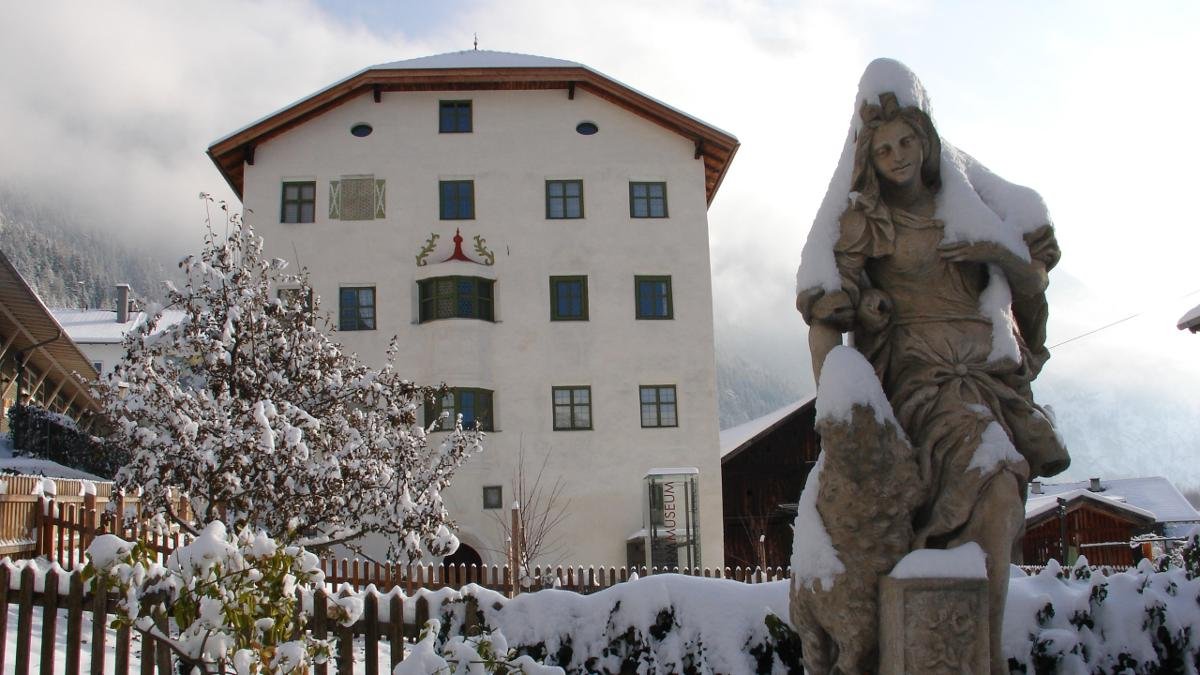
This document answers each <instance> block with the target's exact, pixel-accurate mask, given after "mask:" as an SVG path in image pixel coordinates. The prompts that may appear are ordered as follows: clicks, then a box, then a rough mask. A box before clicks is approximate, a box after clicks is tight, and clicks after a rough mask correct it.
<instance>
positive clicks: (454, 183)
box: [438, 179, 475, 220]
mask: <svg viewBox="0 0 1200 675" xmlns="http://www.w3.org/2000/svg"><path fill="white" fill-rule="evenodd" d="M464 187H466V207H467V208H466V211H467V213H465V214H464V213H460V207H461V206H462V205H463V194H462V193H461V190H462V189H463V188H464ZM448 188H451V189H454V190H455V191H456V193H455V194H454V195H452V196H451V197H449V198H448V197H447V194H446V190H447V189H448ZM451 205H453V206H454V208H453V209H451V208H450V206H451ZM438 219H439V220H475V181H474V180H464V179H456V180H439V181H438Z"/></svg>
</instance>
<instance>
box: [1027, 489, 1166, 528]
mask: <svg viewBox="0 0 1200 675" xmlns="http://www.w3.org/2000/svg"><path fill="white" fill-rule="evenodd" d="M1105 501H1106V500H1104V499H1103V498H1095V499H1088V498H1086V497H1083V496H1077V497H1074V498H1072V499H1069V500H1067V504H1066V506H1067V514H1068V515H1070V514H1071V513H1074V512H1075V511H1082V510H1088V511H1096V512H1099V513H1103V514H1105V515H1108V516H1111V517H1112V518H1115V519H1117V520H1121V521H1124V522H1127V523H1130V524H1132V525H1134V526H1137V527H1149V526H1151V525H1153V524H1154V523H1156V522H1157V521H1156V520H1155V519H1154V518H1152V517H1148V516H1145V515H1142V514H1141V513H1137V512H1134V511H1133V510H1131V509H1125V508H1121V506H1120V505H1119V504H1118V503H1115V502H1113V503H1105ZM1057 518H1058V509H1057V508H1051V509H1049V510H1047V511H1044V512H1042V513H1039V514H1037V515H1035V516H1032V517H1030V518H1028V519H1026V521H1025V529H1026V531H1028V530H1032V529H1033V528H1035V527H1037V526H1039V525H1041V524H1043V523H1045V522H1046V521H1049V520H1055V519H1057Z"/></svg>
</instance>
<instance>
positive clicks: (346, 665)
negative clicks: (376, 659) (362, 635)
mask: <svg viewBox="0 0 1200 675" xmlns="http://www.w3.org/2000/svg"><path fill="white" fill-rule="evenodd" d="M348 595H350V591H349V590H348V589H347V588H346V587H344V586H343V587H342V590H341V591H340V592H339V593H338V597H341V598H344V597H346V596H348ZM333 632H334V634H335V635H336V636H337V661H336V663H337V671H338V673H346V674H347V675H349V674H350V673H353V672H354V629H353V628H352V627H350V626H347V625H345V624H343V623H342V622H340V621H339V622H338V624H337V626H335V627H334V630H333Z"/></svg>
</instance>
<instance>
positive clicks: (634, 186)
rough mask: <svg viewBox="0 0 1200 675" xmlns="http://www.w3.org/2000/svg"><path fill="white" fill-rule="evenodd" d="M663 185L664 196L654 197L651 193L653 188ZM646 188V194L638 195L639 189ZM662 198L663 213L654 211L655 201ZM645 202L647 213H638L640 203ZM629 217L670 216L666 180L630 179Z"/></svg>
mask: <svg viewBox="0 0 1200 675" xmlns="http://www.w3.org/2000/svg"><path fill="white" fill-rule="evenodd" d="M654 187H661V188H662V197H654V196H652V195H651V194H650V190H651V188H654ZM643 188H644V189H645V190H646V194H645V195H640V196H639V195H638V194H637V192H638V190H639V189H643ZM655 200H660V201H661V202H662V213H657V214H656V213H655V212H654V208H653V207H654V202H655ZM642 202H644V203H645V206H646V213H645V214H644V215H639V214H638V209H637V206H638V204H639V203H642ZM629 217H630V218H668V217H670V211H669V210H668V209H667V183H666V181H645V180H642V181H636V180H631V181H629Z"/></svg>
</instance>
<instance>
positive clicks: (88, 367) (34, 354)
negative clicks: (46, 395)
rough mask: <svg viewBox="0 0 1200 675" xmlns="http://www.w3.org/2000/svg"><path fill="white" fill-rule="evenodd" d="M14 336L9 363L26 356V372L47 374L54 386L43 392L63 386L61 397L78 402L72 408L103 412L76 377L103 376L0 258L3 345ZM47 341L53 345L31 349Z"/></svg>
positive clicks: (0, 320)
mask: <svg viewBox="0 0 1200 675" xmlns="http://www.w3.org/2000/svg"><path fill="white" fill-rule="evenodd" d="M14 335H15V338H14V339H13V342H12V344H11V346H10V347H9V350H8V353H7V354H5V355H4V359H5V361H6V362H8V361H9V360H10V359H12V358H13V354H14V353H16V352H17V351H23V352H25V356H26V358H27V360H26V362H25V368H26V369H27V370H28V369H32V370H33V371H34V372H35V373H36V374H37V375H38V376H41V375H42V374H45V375H46V378H47V380H48V381H50V382H53V384H54V386H48V385H47V384H43V388H45V389H46V390H48V391H52V390H54V389H55V388H56V387H58V386H59V385H60V384H61V386H62V388H61V390H60V393H61V394H62V395H63V396H64V398H66V399H68V400H70V399H72V398H73V399H74V402H73V403H72V407H75V408H79V409H81V410H90V411H92V412H99V410H100V406H99V404H98V403H97V401H96V399H95V398H93V397H92V393H91V390H90V387H89V386H88V385H87V384H85V383H84V382H81V381H79V379H78V378H76V377H75V373H78V374H79V375H81V376H82V377H83V378H84V379H85V380H88V381H92V380H95V379H96V378H97V377H99V373H97V372H96V370H95V368H93V367H92V363H91V361H90V360H88V358H87V356H85V355H84V353H83V352H82V351H80V349H79V347H78V346H77V345H76V344H75V343H74V342H72V341H71V338H70V337H68V336H67V333H66V331H64V330H63V329H62V326H61V325H59V323H58V321H57V320H55V318H54V316H53V315H52V314H51V313H50V310H48V309H46V305H44V304H43V303H42V300H41V298H39V297H38V296H37V293H35V292H34V291H33V289H32V288H30V287H29V285H28V284H26V283H25V280H24V279H23V278H22V277H21V275H20V274H19V273H18V272H17V269H16V268H15V267H13V265H12V263H11V262H9V260H8V258H7V257H5V256H4V255H3V254H0V336H2V337H3V340H0V342H7V341H8V339H9V338H10V337H12V336H14ZM51 338H53V339H52V340H51ZM46 340H50V341H49V342H46V343H45V344H42V345H41V346H38V347H34V348H33V349H32V350H30V349H29V348H30V347H33V346H34V345H37V344H38V343H40V342H43V341H46Z"/></svg>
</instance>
